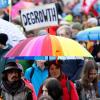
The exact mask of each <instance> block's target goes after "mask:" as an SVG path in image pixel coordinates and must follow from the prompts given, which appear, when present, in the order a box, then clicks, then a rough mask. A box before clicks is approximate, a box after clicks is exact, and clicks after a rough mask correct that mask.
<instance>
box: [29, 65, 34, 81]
mask: <svg viewBox="0 0 100 100" xmlns="http://www.w3.org/2000/svg"><path fill="white" fill-rule="evenodd" d="M33 74H34V68H33V67H31V73H30V82H32V76H33Z"/></svg>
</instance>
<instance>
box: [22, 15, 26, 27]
mask: <svg viewBox="0 0 100 100" xmlns="http://www.w3.org/2000/svg"><path fill="white" fill-rule="evenodd" d="M22 17H23V22H24V23H23V24H24V25H25V26H26V25H27V17H26V16H25V15H24V14H23V15H22Z"/></svg>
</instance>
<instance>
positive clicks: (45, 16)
mask: <svg viewBox="0 0 100 100" xmlns="http://www.w3.org/2000/svg"><path fill="white" fill-rule="evenodd" d="M42 14H43V17H44V20H45V22H47V20H48V19H47V15H46V13H45V12H44V10H42Z"/></svg>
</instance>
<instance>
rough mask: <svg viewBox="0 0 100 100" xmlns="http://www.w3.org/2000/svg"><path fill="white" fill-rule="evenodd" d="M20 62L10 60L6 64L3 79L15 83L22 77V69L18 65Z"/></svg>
mask: <svg viewBox="0 0 100 100" xmlns="http://www.w3.org/2000/svg"><path fill="white" fill-rule="evenodd" d="M18 66H19V64H17V63H16V62H8V63H7V64H6V65H5V69H4V71H3V72H2V74H3V80H5V81H8V82H9V83H13V82H15V81H18V80H19V79H20V78H21V72H22V70H21V69H20V68H19V67H18Z"/></svg>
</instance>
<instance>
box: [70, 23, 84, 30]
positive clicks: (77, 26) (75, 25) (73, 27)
mask: <svg viewBox="0 0 100 100" xmlns="http://www.w3.org/2000/svg"><path fill="white" fill-rule="evenodd" d="M82 27H83V26H82V24H81V23H79V22H75V23H73V25H72V29H77V30H79V31H80V30H82Z"/></svg>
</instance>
